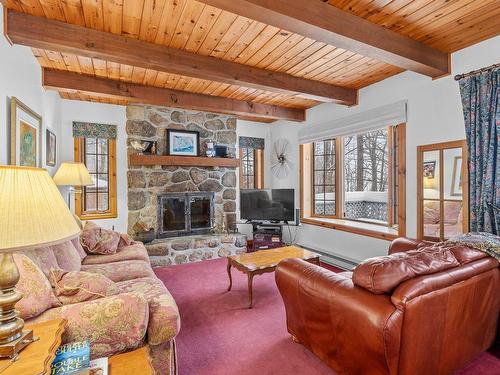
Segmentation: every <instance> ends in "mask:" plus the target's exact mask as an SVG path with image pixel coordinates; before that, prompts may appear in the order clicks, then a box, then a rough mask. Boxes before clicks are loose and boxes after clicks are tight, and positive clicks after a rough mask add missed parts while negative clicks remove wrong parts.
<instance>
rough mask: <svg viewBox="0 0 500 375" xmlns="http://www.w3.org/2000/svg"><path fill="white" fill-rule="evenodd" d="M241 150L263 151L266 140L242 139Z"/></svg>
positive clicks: (240, 141) (240, 142)
mask: <svg viewBox="0 0 500 375" xmlns="http://www.w3.org/2000/svg"><path fill="white" fill-rule="evenodd" d="M239 145H240V148H253V149H255V150H263V149H264V146H265V141H264V138H254V137H240V140H239Z"/></svg>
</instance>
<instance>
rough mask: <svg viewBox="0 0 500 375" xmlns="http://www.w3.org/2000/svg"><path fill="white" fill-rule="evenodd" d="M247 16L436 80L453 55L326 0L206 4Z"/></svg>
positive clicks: (225, 0) (446, 69)
mask: <svg viewBox="0 0 500 375" xmlns="http://www.w3.org/2000/svg"><path fill="white" fill-rule="evenodd" d="M200 1H201V2H203V3H206V4H209V5H212V6H214V7H217V8H219V9H223V10H226V11H229V12H232V13H236V14H239V15H241V16H244V17H247V18H250V19H253V20H256V21H260V22H263V23H265V24H268V25H272V26H275V27H279V28H281V29H284V30H287V31H291V32H294V33H296V34H299V35H302V36H306V37H309V38H311V39H314V40H317V41H319V42H323V43H327V44H330V45H333V46H335V47H338V48H343V49H346V50H349V51H351V52H355V53H358V54H360V55H363V56H366V57H371V58H375V59H378V60H380V61H383V62H386V63H388V64H391V65H394V66H397V67H400V68H403V69H406V70H411V71H414V72H417V73H421V74H425V75H427V76H430V77H433V78H436V77H439V76H442V75H446V74H449V56H448V54H446V53H444V52H441V51H438V50H436V49H434V48H432V47H429V46H428V45H425V44H423V43H421V42H418V41H416V40H413V39H411V38H408V37H407V36H404V35H401V34H398V33H396V32H394V31H391V30H389V29H387V28H385V27H383V26H379V25H376V24H374V23H371V22H369V21H367V20H365V19H363V18H361V17H358V16H355V15H353V14H350V13H348V12H345V11H343V10H341V9H338V8H336V7H334V6H332V5H329V4H327V3H324V2H322V1H320V0H293V1H290V0H200Z"/></svg>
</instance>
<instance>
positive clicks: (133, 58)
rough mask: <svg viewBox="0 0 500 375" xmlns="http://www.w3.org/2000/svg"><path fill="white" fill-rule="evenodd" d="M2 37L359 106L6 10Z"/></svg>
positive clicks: (318, 87) (282, 80) (301, 83)
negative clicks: (3, 35)
mask: <svg viewBox="0 0 500 375" xmlns="http://www.w3.org/2000/svg"><path fill="white" fill-rule="evenodd" d="M6 12H7V16H6V21H5V27H4V28H5V30H4V33H5V35H6V37H7V38H8V39H9V40H10V41H11V42H12V43H14V44H22V45H26V46H29V47H34V48H42V49H48V50H52V51H58V52H64V53H70V54H75V55H79V56H86V57H90V58H98V59H102V60H107V61H113V62H117V63H121V64H127V65H132V66H137V67H141V68H146V69H153V70H157V71H160V72H166V73H174V74H180V75H184V76H189V77H194V78H200V79H208V80H213V81H217V82H223V83H228V84H231V85H238V86H245V87H251V88H256V89H260V90H267V91H273V92H279V93H286V94H294V95H300V96H302V97H306V98H309V99H314V100H319V101H333V102H336V103H339V104H346V105H354V104H357V98H358V95H357V90H355V89H349V88H345V87H340V86H335V85H330V84H326V83H323V82H319V81H311V80H307V79H304V78H299V77H294V76H291V75H289V74H285V73H281V72H274V71H270V70H265V69H260V68H254V67H251V66H247V65H243V64H238V63H234V62H231V61H225V60H222V59H217V58H214V57H210V56H202V55H197V54H195V53H190V52H185V51H182V50H179V49H175V48H169V47H166V46H163V45H158V44H153V43H147V42H144V41H140V40H137V39H131V38H127V37H124V36H120V35H115V34H111V33H106V32H102V31H98V30H93V29H88V28H85V27H82V26H78V25H72V24H68V23H64V22H60V21H54V20H49V19H46V18H42V17H35V16H31V15H28V14H24V13H19V12H15V11H13V10H7V11H6Z"/></svg>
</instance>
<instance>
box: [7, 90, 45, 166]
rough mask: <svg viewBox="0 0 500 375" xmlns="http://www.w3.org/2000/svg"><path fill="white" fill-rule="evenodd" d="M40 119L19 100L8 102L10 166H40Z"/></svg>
mask: <svg viewBox="0 0 500 375" xmlns="http://www.w3.org/2000/svg"><path fill="white" fill-rule="evenodd" d="M42 137H43V135H42V117H41V116H40V115H39V114H37V113H36V112H35V111H33V110H32V109H31V108H29V107H28V106H27V105H25V104H23V103H22V102H21V101H20V100H19V99H17V98H15V97H12V98H11V100H10V164H11V165H20V166H26V167H41V165H42Z"/></svg>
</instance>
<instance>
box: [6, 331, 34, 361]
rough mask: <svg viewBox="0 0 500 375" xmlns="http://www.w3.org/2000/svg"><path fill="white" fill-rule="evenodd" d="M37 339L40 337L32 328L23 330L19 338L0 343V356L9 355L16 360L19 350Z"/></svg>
mask: <svg viewBox="0 0 500 375" xmlns="http://www.w3.org/2000/svg"><path fill="white" fill-rule="evenodd" d="M36 340H38V338H37V337H34V336H33V331H32V330H31V329H30V330H29V331H23V332H22V334H21V337H19V338H18V339H17V340H14V341H12V342H9V343H7V344H3V345H0V358H2V357H9V358H10V359H12V360H13V361H15V360H16V359H17V356H18V355H19V352H20V351H21V350H23V349H24V348H25V347H27V346H28V345H29V344H31V343H32V342H33V341H36Z"/></svg>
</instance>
